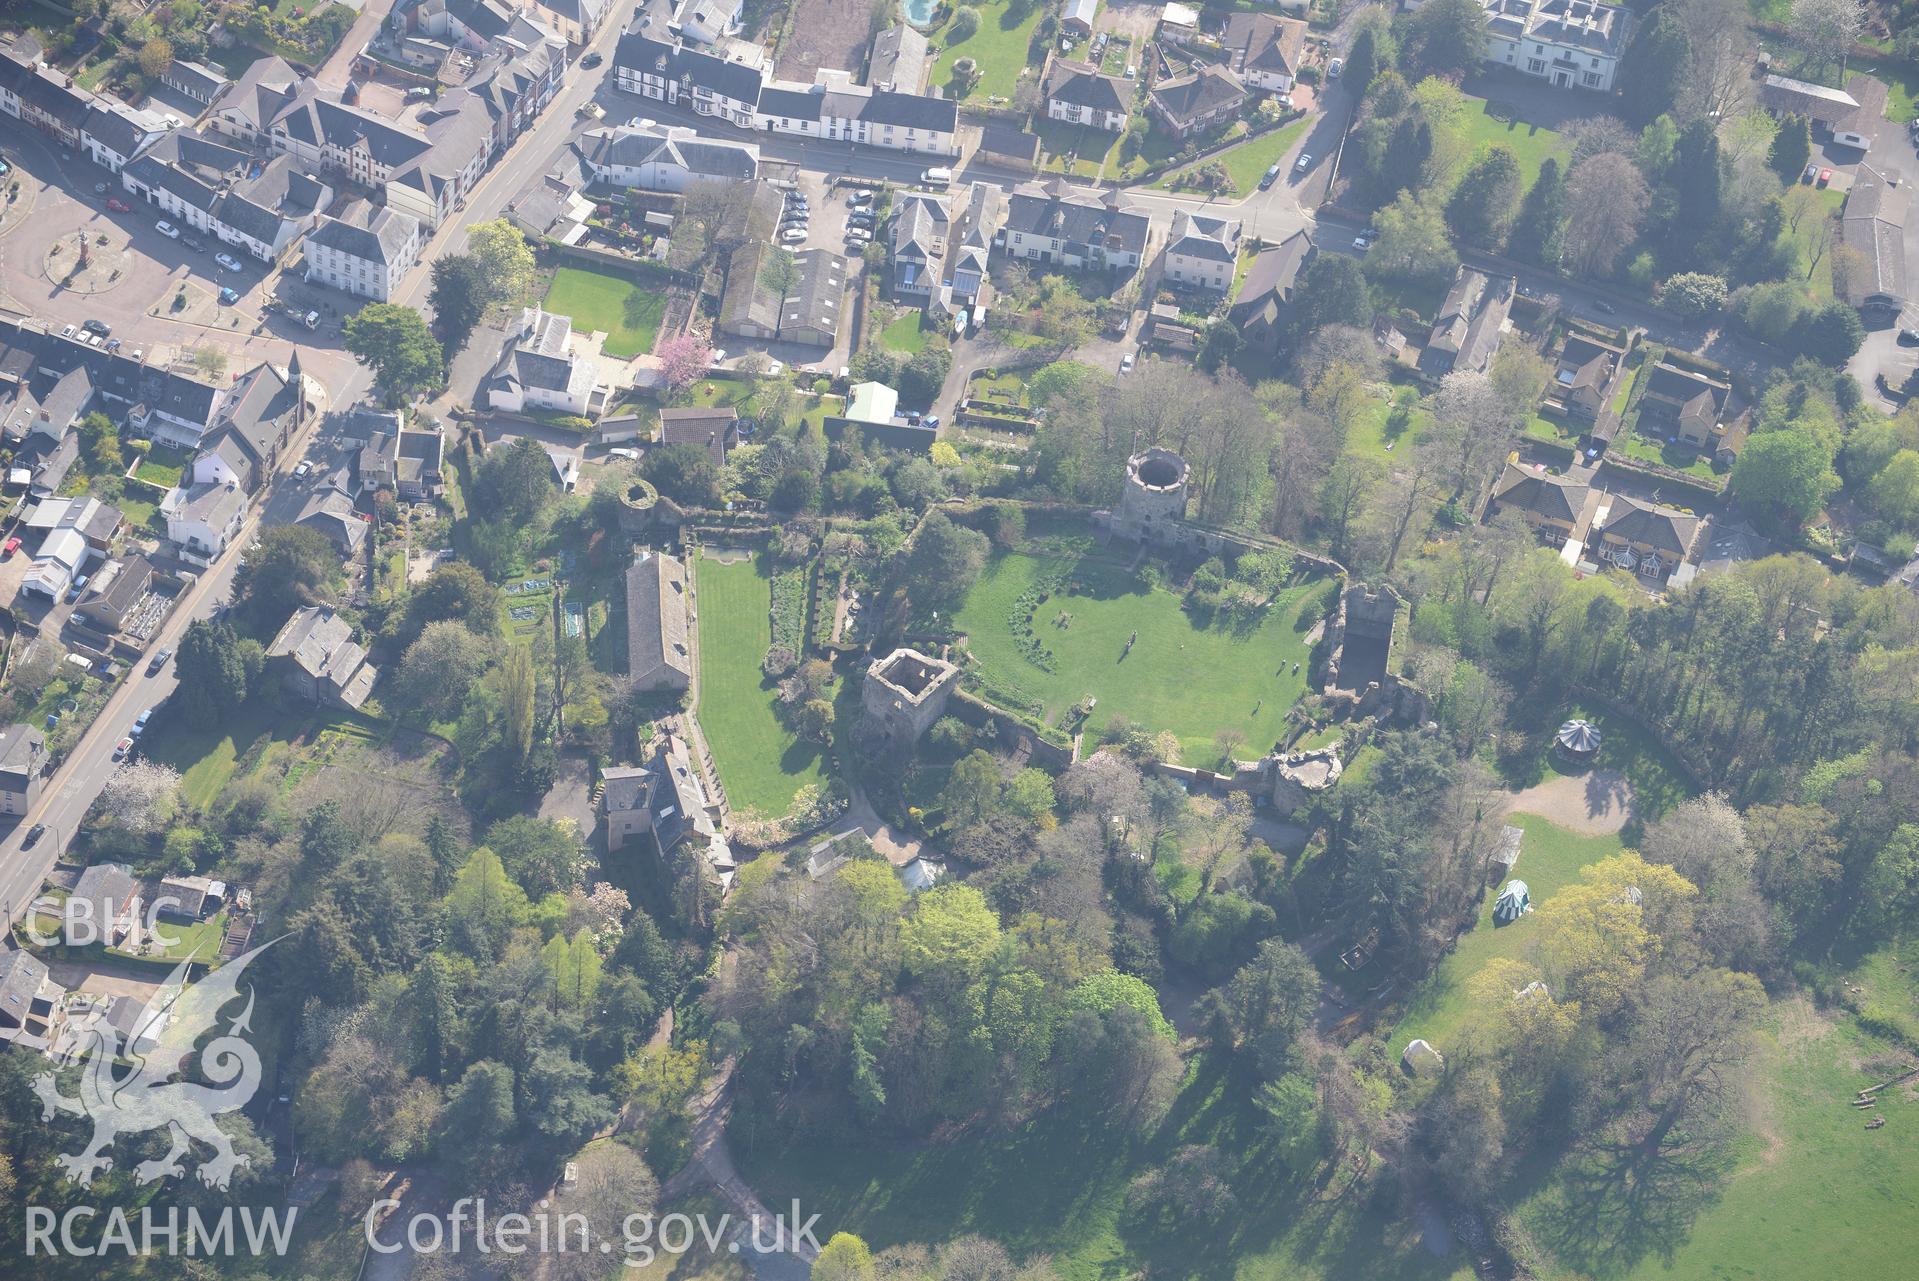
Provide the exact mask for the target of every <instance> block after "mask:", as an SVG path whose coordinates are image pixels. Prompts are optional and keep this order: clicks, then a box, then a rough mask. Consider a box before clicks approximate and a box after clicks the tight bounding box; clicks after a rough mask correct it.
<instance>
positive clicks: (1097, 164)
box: [1037, 120, 1125, 178]
mask: <svg viewBox="0 0 1919 1281" xmlns="http://www.w3.org/2000/svg"><path fill="white" fill-rule="evenodd" d="M1037 131H1038V133H1039V145H1040V149H1041V150H1042V151H1044V152H1045V153H1046V160H1045V167H1046V169H1047V170H1048V171H1049V172H1052V173H1067V172H1071V173H1072V174H1073V175H1075V176H1076V177H1080V178H1097V177H1099V175H1100V172H1101V171H1102V170H1103V169H1104V168H1105V167H1106V164H1107V162H1108V161H1109V160H1111V159H1112V157H1113V155H1114V154H1115V152H1116V151H1117V150H1118V148H1119V144H1120V139H1122V138H1123V137H1125V135H1124V134H1118V133H1111V132H1109V131H1107V130H1105V129H1095V128H1093V127H1092V126H1091V125H1075V124H1068V123H1067V122H1065V121H1064V120H1042V121H1040V122H1039V124H1038V126H1037ZM1068 153H1071V154H1072V155H1073V156H1074V157H1075V159H1074V161H1073V167H1072V169H1071V170H1070V171H1069V170H1068V169H1067V168H1066V156H1067V155H1068Z"/></svg>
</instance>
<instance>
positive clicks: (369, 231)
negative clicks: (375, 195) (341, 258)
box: [307, 200, 420, 267]
mask: <svg viewBox="0 0 1919 1281" xmlns="http://www.w3.org/2000/svg"><path fill="white" fill-rule="evenodd" d="M419 227H420V224H419V223H418V222H416V221H415V220H414V219H413V218H411V217H409V216H408V215H406V214H403V213H400V212H399V211H397V210H394V209H389V208H387V207H386V206H385V205H374V204H369V203H368V202H367V201H364V200H356V201H354V202H353V204H352V205H350V206H348V208H347V209H345V210H344V211H343V212H342V213H341V215H340V216H339V217H338V218H327V219H324V220H322V221H321V223H320V225H319V226H318V227H316V228H315V229H314V230H313V231H312V233H310V234H309V235H308V236H307V242H308V243H309V244H316V245H319V246H321V247H322V248H326V249H332V250H334V251H336V252H338V253H343V254H346V255H348V256H350V257H354V258H358V259H361V260H362V261H365V262H377V263H382V264H384V265H386V266H388V267H392V266H394V265H395V264H396V263H398V262H400V261H401V260H402V259H403V258H404V256H405V250H406V245H407V242H408V241H409V240H412V239H414V238H415V237H417V236H418V235H419Z"/></svg>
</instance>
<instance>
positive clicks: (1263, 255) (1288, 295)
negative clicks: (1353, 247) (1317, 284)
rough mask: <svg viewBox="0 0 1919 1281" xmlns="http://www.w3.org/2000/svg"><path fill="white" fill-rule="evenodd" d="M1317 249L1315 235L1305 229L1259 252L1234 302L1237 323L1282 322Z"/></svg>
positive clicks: (1248, 269) (1247, 271)
mask: <svg viewBox="0 0 1919 1281" xmlns="http://www.w3.org/2000/svg"><path fill="white" fill-rule="evenodd" d="M1315 252H1317V250H1316V248H1315V246H1314V244H1313V238H1312V236H1311V235H1310V234H1308V233H1307V232H1306V231H1305V229H1303V228H1302V229H1301V230H1299V231H1295V232H1294V233H1293V234H1292V235H1290V236H1288V237H1286V239H1284V240H1282V241H1280V242H1279V243H1278V244H1276V245H1272V246H1270V247H1268V248H1266V249H1262V250H1260V251H1259V252H1258V253H1257V254H1255V255H1254V256H1253V261H1252V263H1251V264H1250V265H1249V266H1248V267H1247V268H1246V278H1245V279H1244V280H1242V281H1241V282H1240V286H1239V297H1238V298H1237V299H1235V300H1234V302H1233V307H1232V311H1231V318H1232V321H1233V323H1234V324H1236V325H1239V326H1241V327H1242V328H1243V327H1244V326H1245V325H1246V324H1247V323H1248V322H1249V321H1252V320H1261V321H1263V322H1265V323H1267V324H1269V325H1270V324H1276V323H1278V321H1279V318H1280V314H1281V313H1282V312H1283V311H1284V310H1285V309H1286V308H1287V307H1289V306H1291V305H1292V301H1293V286H1294V285H1295V284H1296V283H1297V282H1298V280H1299V273H1300V272H1301V271H1303V270H1305V267H1306V264H1307V263H1309V262H1311V261H1312V259H1313V254H1314V253H1315Z"/></svg>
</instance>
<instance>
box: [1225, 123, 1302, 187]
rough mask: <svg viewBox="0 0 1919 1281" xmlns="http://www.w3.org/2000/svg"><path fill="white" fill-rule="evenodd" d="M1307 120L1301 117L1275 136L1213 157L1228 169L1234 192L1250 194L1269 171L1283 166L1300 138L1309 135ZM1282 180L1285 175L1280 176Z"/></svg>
mask: <svg viewBox="0 0 1919 1281" xmlns="http://www.w3.org/2000/svg"><path fill="white" fill-rule="evenodd" d="M1306 123H1307V122H1306V119H1305V117H1303V116H1302V117H1301V118H1300V119H1298V120H1295V121H1293V122H1292V123H1291V124H1289V125H1281V126H1280V127H1279V128H1277V129H1275V130H1273V131H1272V132H1271V133H1263V134H1261V135H1260V136H1259V137H1257V138H1253V139H1251V140H1249V141H1247V142H1242V143H1240V144H1239V145H1238V146H1237V147H1228V148H1227V149H1226V150H1225V151H1222V152H1220V153H1219V154H1218V155H1216V156H1214V157H1212V159H1213V160H1217V161H1218V162H1219V163H1220V164H1223V165H1225V166H1226V176H1227V177H1229V178H1231V179H1232V180H1233V189H1234V190H1235V191H1239V192H1242V193H1243V192H1249V191H1252V190H1254V189H1256V188H1257V187H1258V186H1259V180H1260V179H1261V178H1262V177H1264V176H1265V174H1266V171H1267V170H1268V169H1270V168H1272V167H1273V165H1275V164H1277V163H1278V162H1279V159H1280V157H1281V156H1284V155H1285V154H1286V153H1287V152H1288V151H1290V150H1292V146H1293V144H1294V143H1295V142H1298V141H1299V139H1300V135H1302V134H1304V133H1305V132H1306ZM1280 176H1281V177H1282V178H1284V177H1285V175H1284V174H1281V175H1280Z"/></svg>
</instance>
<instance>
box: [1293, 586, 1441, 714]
mask: <svg viewBox="0 0 1919 1281" xmlns="http://www.w3.org/2000/svg"><path fill="white" fill-rule="evenodd" d="M1404 604H1405V602H1404V601H1403V600H1401V599H1400V596H1399V593H1398V592H1395V591H1394V590H1393V589H1392V588H1390V587H1386V586H1380V587H1368V586H1366V584H1364V583H1350V584H1348V585H1347V587H1346V589H1345V590H1344V591H1342V592H1340V594H1339V605H1338V608H1337V609H1335V610H1334V611H1333V617H1332V620H1331V621H1330V622H1329V623H1328V624H1327V625H1326V645H1327V649H1328V651H1329V653H1330V657H1329V658H1328V659H1327V663H1326V683H1325V685H1324V686H1323V688H1322V690H1321V693H1322V694H1323V695H1324V696H1325V699H1326V702H1327V703H1328V704H1329V705H1330V706H1331V707H1333V708H1334V709H1335V710H1337V711H1340V712H1342V713H1344V714H1347V715H1351V716H1376V717H1378V718H1379V720H1380V721H1381V722H1382V723H1393V724H1401V725H1417V724H1421V723H1423V722H1424V721H1426V720H1428V719H1429V718H1430V717H1431V716H1432V700H1431V699H1430V698H1428V697H1427V696H1426V694H1425V691H1423V690H1421V689H1420V688H1419V687H1418V686H1416V685H1413V684H1412V683H1411V682H1409V681H1407V680H1405V679H1404V678H1402V677H1399V676H1396V675H1394V674H1393V672H1392V671H1391V670H1390V660H1391V658H1392V649H1393V626H1394V623H1395V622H1396V621H1397V620H1398V617H1399V610H1400V607H1401V606H1402V605H1404Z"/></svg>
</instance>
